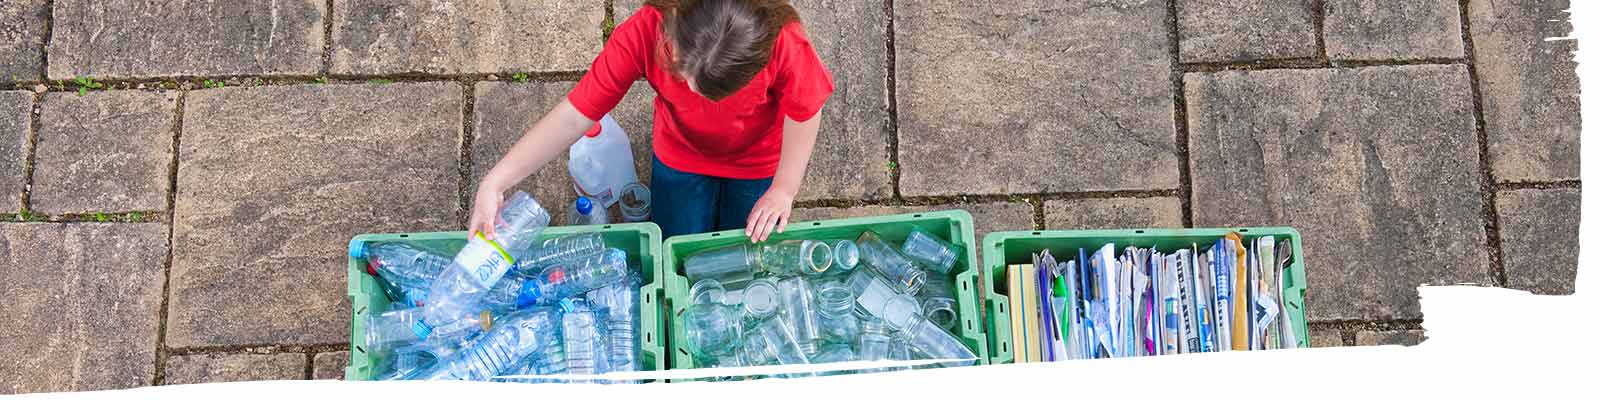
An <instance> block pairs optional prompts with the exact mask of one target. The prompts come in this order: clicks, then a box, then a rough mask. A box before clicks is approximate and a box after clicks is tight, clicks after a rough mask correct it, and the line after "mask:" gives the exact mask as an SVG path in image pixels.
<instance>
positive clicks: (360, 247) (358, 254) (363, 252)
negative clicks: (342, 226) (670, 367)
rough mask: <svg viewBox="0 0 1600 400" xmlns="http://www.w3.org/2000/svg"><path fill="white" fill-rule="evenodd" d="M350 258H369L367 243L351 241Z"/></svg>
mask: <svg viewBox="0 0 1600 400" xmlns="http://www.w3.org/2000/svg"><path fill="white" fill-rule="evenodd" d="M350 258H354V259H362V258H367V242H363V241H359V240H355V239H350Z"/></svg>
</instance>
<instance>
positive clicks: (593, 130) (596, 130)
mask: <svg viewBox="0 0 1600 400" xmlns="http://www.w3.org/2000/svg"><path fill="white" fill-rule="evenodd" d="M583 136H585V137H597V136H600V122H599V121H596V122H595V123H594V126H591V127H589V130H588V131H584V132H583Z"/></svg>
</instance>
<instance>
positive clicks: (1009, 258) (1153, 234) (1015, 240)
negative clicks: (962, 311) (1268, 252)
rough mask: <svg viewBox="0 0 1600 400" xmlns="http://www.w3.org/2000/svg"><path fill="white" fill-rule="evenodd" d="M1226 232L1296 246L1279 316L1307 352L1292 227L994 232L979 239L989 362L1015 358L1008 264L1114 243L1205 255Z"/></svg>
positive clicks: (1301, 277) (1302, 278)
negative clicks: (1047, 252) (1270, 238)
mask: <svg viewBox="0 0 1600 400" xmlns="http://www.w3.org/2000/svg"><path fill="white" fill-rule="evenodd" d="M1228 232H1238V233H1239V235H1240V236H1243V237H1244V239H1245V240H1253V239H1255V238H1259V237H1262V236H1268V235H1270V236H1273V237H1274V238H1275V239H1276V240H1278V241H1282V240H1283V239H1284V238H1287V239H1289V241H1290V243H1291V244H1292V246H1294V258H1293V260H1291V261H1290V263H1289V267H1288V272H1285V274H1286V275H1284V277H1283V285H1284V293H1283V305H1284V308H1285V310H1284V311H1285V312H1283V313H1282V314H1281V315H1284V316H1287V317H1288V318H1290V324H1291V325H1292V326H1294V329H1295V333H1296V334H1297V338H1298V339H1299V343H1300V347H1310V338H1309V337H1308V336H1306V303H1305V299H1306V269H1305V258H1304V253H1303V252H1301V250H1300V232H1299V231H1296V230H1294V228H1232V229H1137V230H1135V229H1126V230H1082V231H1012V232H995V233H990V234H988V235H984V237H983V256H984V257H983V262H984V264H983V265H984V271H985V272H986V274H985V277H986V279H987V282H985V283H987V284H986V285H983V295H984V299H985V300H986V306H987V307H988V308H987V311H988V321H986V322H987V323H988V328H989V332H990V334H989V341H990V343H989V362H991V363H995V364H1003V363H1010V362H1012V361H1013V360H1014V359H1015V358H1014V357H1013V354H1012V350H1013V349H1014V346H1012V343H1011V310H1010V309H1009V305H1010V303H1008V302H1007V294H1008V293H1005V291H1006V273H1005V267H1006V265H1012V264H1031V263H1033V254H1034V253H1038V252H1040V251H1044V250H1046V249H1048V250H1050V254H1053V255H1055V256H1056V261H1066V260H1067V259H1066V258H1063V257H1066V256H1067V255H1069V254H1070V255H1071V257H1072V259H1077V256H1078V249H1080V248H1082V249H1085V251H1086V252H1087V251H1093V250H1097V249H1099V248H1100V247H1101V246H1104V245H1105V244H1106V243H1114V244H1116V246H1117V251H1118V254H1119V255H1120V254H1121V253H1120V252H1121V251H1122V249H1123V248H1126V247H1127V246H1139V247H1146V248H1148V247H1152V246H1154V247H1155V248H1157V249H1159V250H1161V251H1163V252H1172V251H1176V250H1178V249H1179V248H1185V249H1187V248H1190V245H1191V244H1196V243H1198V244H1200V248H1201V249H1202V250H1204V249H1205V248H1206V247H1208V246H1210V243H1211V242H1214V241H1216V240H1217V239H1219V238H1221V237H1222V236H1223V235H1226V234H1228Z"/></svg>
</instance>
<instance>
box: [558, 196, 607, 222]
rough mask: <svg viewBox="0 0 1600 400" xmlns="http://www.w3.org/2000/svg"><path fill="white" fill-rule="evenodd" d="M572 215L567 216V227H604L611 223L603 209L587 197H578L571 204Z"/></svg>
mask: <svg viewBox="0 0 1600 400" xmlns="http://www.w3.org/2000/svg"><path fill="white" fill-rule="evenodd" d="M568 211H571V212H572V213H571V214H569V215H567V225H572V226H577V225H605V224H609V223H611V220H610V219H609V218H608V217H607V216H606V209H605V207H601V206H599V205H598V204H595V203H594V200H590V199H589V198H588V197H579V198H578V200H575V201H573V202H572V209H571V210H568Z"/></svg>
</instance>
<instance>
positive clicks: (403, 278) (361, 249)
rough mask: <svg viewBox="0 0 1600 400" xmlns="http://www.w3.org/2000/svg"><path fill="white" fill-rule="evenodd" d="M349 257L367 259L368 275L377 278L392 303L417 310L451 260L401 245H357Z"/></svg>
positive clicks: (352, 248)
mask: <svg viewBox="0 0 1600 400" xmlns="http://www.w3.org/2000/svg"><path fill="white" fill-rule="evenodd" d="M350 258H353V259H366V260H367V274H370V275H373V276H377V277H378V278H379V279H378V283H379V286H381V287H383V292H384V294H386V295H388V296H389V300H391V301H395V302H401V303H406V304H408V305H409V306H410V307H416V306H417V305H419V304H421V303H422V302H423V301H424V300H425V299H427V291H428V285H431V284H433V280H434V279H435V278H437V277H438V276H439V272H440V271H444V269H445V267H448V266H449V265H450V259H449V258H445V257H444V256H442V255H438V254H434V253H432V252H429V251H427V250H423V249H422V248H419V247H416V246H412V245H409V244H405V243H399V242H381V243H368V242H358V243H353V244H351V246H350Z"/></svg>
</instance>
